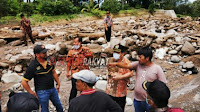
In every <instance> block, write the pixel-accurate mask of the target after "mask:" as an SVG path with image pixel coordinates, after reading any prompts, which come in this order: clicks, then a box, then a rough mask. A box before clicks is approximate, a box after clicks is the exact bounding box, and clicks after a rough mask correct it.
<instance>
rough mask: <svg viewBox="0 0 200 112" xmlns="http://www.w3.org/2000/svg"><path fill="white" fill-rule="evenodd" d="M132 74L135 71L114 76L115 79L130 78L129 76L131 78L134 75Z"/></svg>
mask: <svg viewBox="0 0 200 112" xmlns="http://www.w3.org/2000/svg"><path fill="white" fill-rule="evenodd" d="M132 76H133V72H132V71H130V72H128V73H126V74H124V75H117V76H114V77H113V79H114V80H121V79H128V78H130V77H132Z"/></svg>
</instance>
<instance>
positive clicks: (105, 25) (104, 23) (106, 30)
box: [104, 23, 108, 31]
mask: <svg viewBox="0 0 200 112" xmlns="http://www.w3.org/2000/svg"><path fill="white" fill-rule="evenodd" d="M104 26H105V29H106V31H108V28H107V24H106V23H104Z"/></svg>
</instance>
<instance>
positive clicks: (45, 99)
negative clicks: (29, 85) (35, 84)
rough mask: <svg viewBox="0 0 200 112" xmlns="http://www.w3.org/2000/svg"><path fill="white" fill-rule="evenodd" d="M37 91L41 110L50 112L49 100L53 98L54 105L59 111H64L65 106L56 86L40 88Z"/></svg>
mask: <svg viewBox="0 0 200 112" xmlns="http://www.w3.org/2000/svg"><path fill="white" fill-rule="evenodd" d="M36 93H37V96H38V99H39V102H40V105H41V112H49V100H51V102H52V103H53V105H54V106H55V107H56V110H57V112H63V107H62V104H61V102H60V99H59V97H58V92H57V90H56V89H55V88H53V89H47V90H39V91H37V92H36Z"/></svg>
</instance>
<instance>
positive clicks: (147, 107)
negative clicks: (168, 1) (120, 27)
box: [7, 12, 183, 112]
mask: <svg viewBox="0 0 200 112" xmlns="http://www.w3.org/2000/svg"><path fill="white" fill-rule="evenodd" d="M28 23H29V21H26V20H25V22H24V23H23V22H21V24H24V25H26V26H28ZM104 23H105V32H106V39H107V41H108V42H109V41H110V36H111V27H113V23H112V18H111V17H110V13H109V12H107V16H106V18H105V20H104ZM29 36H30V35H29ZM30 38H31V36H30ZM32 42H33V43H34V41H32ZM33 50H34V54H35V59H34V60H33V61H32V62H31V63H30V65H29V66H28V68H27V70H26V73H25V74H24V77H23V80H22V82H21V84H22V85H23V87H24V88H25V89H26V90H27V92H28V93H23V94H25V95H24V96H28V99H27V100H30V99H31V100H33V101H34V104H32V105H29V106H34V108H33V109H32V108H29V109H32V110H35V111H37V110H38V109H39V104H40V105H41V112H49V100H51V102H52V103H53V105H54V106H55V107H56V110H57V112H63V111H64V110H63V106H62V103H61V101H60V98H59V95H58V92H59V88H60V81H59V77H58V75H57V73H56V71H55V65H53V64H51V63H49V62H48V61H47V51H48V49H46V48H45V46H44V45H36V46H35V47H34V49H33ZM127 50H128V48H127V47H125V46H122V45H120V44H117V45H115V46H114V48H113V57H111V58H109V62H108V63H109V64H108V65H107V69H108V76H107V77H108V79H107V87H106V91H105V92H100V91H96V90H95V89H94V87H93V86H94V85H95V83H96V82H97V80H98V77H97V76H96V75H95V74H94V72H92V71H91V70H89V66H88V65H87V64H85V63H84V59H85V58H91V57H93V53H92V51H91V50H90V49H89V48H88V47H84V46H82V38H78V37H76V38H74V40H73V47H72V49H71V50H69V52H68V54H67V74H66V77H67V78H68V79H71V85H72V88H71V92H70V96H69V109H68V111H69V112H124V111H125V104H126V96H127V84H128V83H129V78H130V77H132V76H133V75H135V76H136V79H135V89H134V93H133V94H134V108H135V112H145V111H146V112H183V110H182V109H173V108H169V107H168V106H167V105H168V100H169V98H170V90H169V88H168V87H167V85H166V83H167V80H166V77H165V74H164V73H163V70H162V68H161V67H160V66H159V65H157V64H155V63H153V62H152V57H153V53H152V49H151V48H149V47H144V48H141V49H140V50H138V53H137V54H138V61H134V62H130V61H129V60H128V59H127V58H125V57H124V55H125V54H126V53H127ZM133 71H135V73H136V74H134V73H133ZM32 78H34V86H35V91H33V90H32V89H31V88H30V86H29V84H28V82H29V81H30V80H31V79H32ZM54 80H55V82H56V86H55V85H54ZM77 91H80V92H81V93H80V96H78V97H77ZM18 94H19V93H17V94H15V95H12V96H11V97H10V99H9V102H8V105H7V107H8V109H7V112H14V110H17V109H20V110H23V109H22V108H23V107H20V106H12V104H14V103H13V102H14V101H17V100H16V99H17V98H20V97H18V96H17V95H18ZM21 94H22V93H21ZM27 94H29V95H27ZM14 96H15V98H14ZM31 100H30V101H31ZM24 107H26V106H24ZM20 112H23V111H20ZM26 112H29V111H26ZM30 112H31V111H30Z"/></svg>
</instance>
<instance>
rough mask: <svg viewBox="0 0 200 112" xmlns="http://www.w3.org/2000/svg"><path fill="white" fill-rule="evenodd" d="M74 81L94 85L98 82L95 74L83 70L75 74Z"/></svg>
mask: <svg viewBox="0 0 200 112" xmlns="http://www.w3.org/2000/svg"><path fill="white" fill-rule="evenodd" d="M73 78H74V79H80V80H82V81H84V82H87V83H90V84H94V83H96V81H97V80H98V78H97V76H96V75H95V74H94V72H92V71H90V70H81V71H79V72H77V73H74V74H73Z"/></svg>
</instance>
